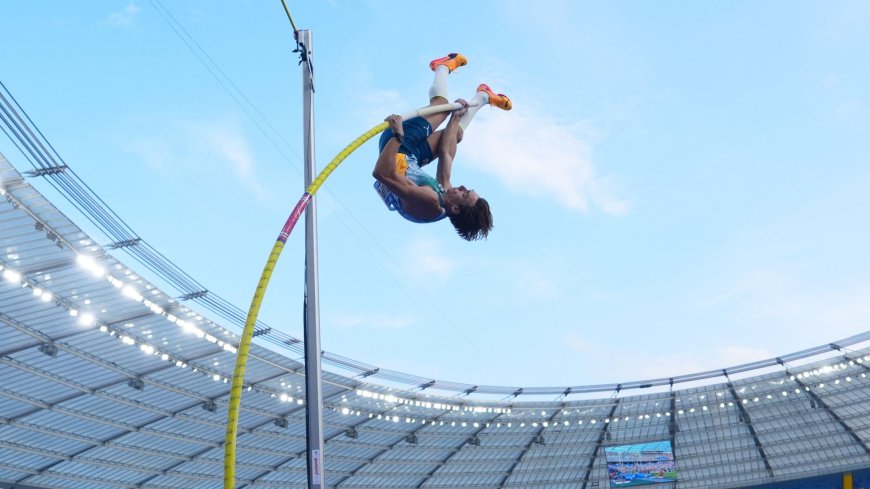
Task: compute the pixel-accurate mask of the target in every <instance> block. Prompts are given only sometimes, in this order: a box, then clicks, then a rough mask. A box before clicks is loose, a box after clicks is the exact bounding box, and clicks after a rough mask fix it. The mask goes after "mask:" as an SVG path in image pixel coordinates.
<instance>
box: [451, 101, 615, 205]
mask: <svg viewBox="0 0 870 489" xmlns="http://www.w3.org/2000/svg"><path fill="white" fill-rule="evenodd" d="M483 110H487V109H486V108H484V109H483ZM481 115H486V114H478V115H477V117H478V118H480V120H475V121H474V122H473V123H472V124H471V126H470V127H469V128H468V132H467V134H466V138H465V140H464V141H463V142H462V146H461V151H460V153H461V157H462V158H463V159H465V158H468V160H469V164H471V165H474V166H475V167H477V168H478V169H479V170H481V171H483V172H486V173H489V174H492V175H495V176H496V177H498V179H499V180H501V182H502V183H503V184H504V185H505V186H506V187H507V188H508V189H510V190H511V191H513V192H517V193H520V194H524V195H529V196H533V197H547V198H552V199H553V200H555V201H556V202H558V203H559V204H561V205H563V206H565V207H568V208H569V209H573V210H577V211H580V212H589V211H591V210H592V208H597V209H599V210H601V211H603V212H605V213H607V214H624V213H626V212H628V209H629V204H628V202H626V201H625V200H623V199H622V198H620V197H618V195H617V192H616V188H615V187H616V185H615V183H614V181H613V180H612V179H611V178H602V177H601V176H599V175H598V174H597V171H596V168H595V165H594V164H593V162H592V158H591V156H590V153H591V149H590V140H591V139H593V138H594V132H593V131H591V130H590V128H589V127H588V126H585V125H583V124H570V125H569V124H561V123H558V122H556V121H553V120H551V119H550V118H548V117H546V116H544V115H542V114H539V113H538V112H536V111H535V110H534V109H532V108H523V107H515V108H514V110H512V111H511V112H509V113H505V114H503V113H498V114H493V116H492V117H480V116H481Z"/></svg>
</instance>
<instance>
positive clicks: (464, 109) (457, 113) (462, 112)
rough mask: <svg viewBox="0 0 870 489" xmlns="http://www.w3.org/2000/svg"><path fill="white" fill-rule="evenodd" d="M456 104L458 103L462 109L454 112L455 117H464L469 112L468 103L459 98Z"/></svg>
mask: <svg viewBox="0 0 870 489" xmlns="http://www.w3.org/2000/svg"><path fill="white" fill-rule="evenodd" d="M454 103H457V104H459V105H461V106H462V107H461V108H459V109H456V110H454V111H453V115H454V116H456V117H462V116H463V115H465V113H466V112H468V102H467V101H466V100H465V99H463V98H458V99H456V102H454Z"/></svg>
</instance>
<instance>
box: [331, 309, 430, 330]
mask: <svg viewBox="0 0 870 489" xmlns="http://www.w3.org/2000/svg"><path fill="white" fill-rule="evenodd" d="M324 322H326V323H328V324H330V325H332V326H335V327H338V328H374V329H400V328H405V327H407V326H410V325H412V324H414V323H415V322H416V320H415V319H414V318H413V317H411V316H409V315H405V314H384V313H375V314H373V313H341V312H338V313H332V314H329V315H328V316H327V317H325V318H324Z"/></svg>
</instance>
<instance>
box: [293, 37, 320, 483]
mask: <svg viewBox="0 0 870 489" xmlns="http://www.w3.org/2000/svg"><path fill="white" fill-rule="evenodd" d="M299 44H300V45H301V46H300V47H301V49H302V50H303V51H304V52H303V53H302V98H303V106H302V119H303V124H302V126H303V130H304V134H305V136H304V143H305V154H304V158H305V188H306V189H307V188H308V187H309V186H310V185H311V183H312V181H313V180H314V175H316V173H315V171H314V170H315V168H314V73H312V72H311V66H312V63H311V56H312V52H313V49H312V45H311V31H309V30H300V31H299ZM317 276H318V274H317V201H316V200H315V199H314V196H312V197H311V203H310V204H308V208H307V209H306V212H305V306H304V307H305V313H304V317H305V404H306V415H305V418H306V423H305V424H306V426H305V428H306V434H307V444H306V453H307V454H308V456H307V459H308V488H309V489H321V488H322V487H323V485H324V482H325V477H324V472H323V419H322V413H323V410H322V408H323V395H322V393H321V391H320V351H321V348H320V302H319V299H318V284H317Z"/></svg>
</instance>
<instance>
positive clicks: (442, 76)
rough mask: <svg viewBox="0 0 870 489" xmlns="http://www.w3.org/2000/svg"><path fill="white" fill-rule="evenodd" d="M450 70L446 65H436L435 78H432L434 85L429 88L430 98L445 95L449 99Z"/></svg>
mask: <svg viewBox="0 0 870 489" xmlns="http://www.w3.org/2000/svg"><path fill="white" fill-rule="evenodd" d="M449 74H450V70H449V69H448V68H447V67H446V66H444V65H438V66H436V67H435V79H434V80H432V86H431V87H430V88H429V100H432V99H433V98H435V97H444V98H445V99H447V100H450V99H449V98H447V75H449Z"/></svg>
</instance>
